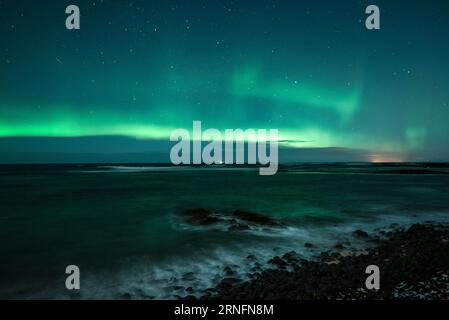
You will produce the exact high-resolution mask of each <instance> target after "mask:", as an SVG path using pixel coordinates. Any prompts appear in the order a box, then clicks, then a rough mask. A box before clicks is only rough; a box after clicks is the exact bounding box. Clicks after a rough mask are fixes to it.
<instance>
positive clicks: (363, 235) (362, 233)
mask: <svg viewBox="0 0 449 320" xmlns="http://www.w3.org/2000/svg"><path fill="white" fill-rule="evenodd" d="M353 235H354V236H355V237H357V238H368V237H369V235H368V233H367V232H365V231H363V230H356V231H354V232H353Z"/></svg>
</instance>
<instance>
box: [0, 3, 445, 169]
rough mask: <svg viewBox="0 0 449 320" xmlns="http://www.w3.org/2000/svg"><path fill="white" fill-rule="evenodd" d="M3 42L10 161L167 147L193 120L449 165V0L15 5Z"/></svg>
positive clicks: (3, 132) (361, 156) (3, 137)
mask: <svg viewBox="0 0 449 320" xmlns="http://www.w3.org/2000/svg"><path fill="white" fill-rule="evenodd" d="M69 4H76V5H78V6H79V7H80V10H81V29H80V30H67V29H66V28H65V19H66V17H67V15H66V14H65V8H66V6H67V5H69ZM369 4H376V5H378V6H379V7H380V10H381V30H367V29H366V28H365V18H366V16H367V15H366V14H365V8H366V6H367V5H369ZM0 41H1V46H0V158H1V157H2V156H1V155H2V154H3V157H4V158H3V162H4V161H6V160H4V159H8V161H12V162H14V161H23V159H19V158H16V156H17V154H18V153H21V152H29V151H32V152H37V153H39V152H58V151H60V152H71V153H92V152H96V153H108V152H114V153H131V152H133V153H139V152H147V151H151V152H157V151H158V152H163V149H164V148H163V147H161V145H164V143H165V142H167V141H168V139H169V135H170V132H171V131H172V130H173V129H175V128H188V129H189V128H191V127H192V121H193V120H201V121H202V122H203V127H205V128H211V127H212V128H217V129H221V130H224V129H227V128H230V129H234V128H242V129H246V128H256V129H257V128H266V129H270V128H274V129H279V134H280V138H281V140H284V141H285V142H284V143H283V144H282V147H283V148H288V150H289V151H290V152H289V154H290V155H291V154H292V150H293V151H295V152H294V154H296V155H298V159H297V160H300V159H301V156H300V155H301V150H304V152H305V153H308V154H314V150H315V151H317V152H316V153H315V154H316V156H315V157H312V158H308V159H313V160H315V161H334V160H336V159H337V158H338V155H339V154H340V155H341V152H343V151H344V154H345V155H346V156H347V157H346V158H345V160H346V161H356V160H357V161H359V160H362V161H363V160H364V161H373V162H375V161H449V129H448V126H449V124H448V123H449V121H448V120H449V59H448V50H449V1H444V0H441V1H438V0H433V1H424V0H423V1H378V0H376V1H351V0H346V1H335V0H332V1H330V0H329V1H323V0H314V1H300V0H295V1H264V0H258V1H251V0H247V1H226V0H221V1H214V0H208V1H192V0H190V1H187V0H186V1H168V0H164V1H154V0H152V1H124V0H116V1H106V0H105V1H100V0H96V1H75V0H73V1H50V0H47V1H29V0H0ZM292 148H293V149H292ZM323 150H327V152H323ZM16 153H17V154H16ZM11 154H16V155H11ZM22 156H23V155H22ZM17 157H19V156H17ZM336 157H337V158H336ZM338 159H340V158H338ZM25 160H26V159H25ZM149 160H150V161H151V160H155V161H156V160H157V159H156V158H155V159H149ZM280 160H281V161H282V158H281V159H280ZM289 160H295V159H294V157H293V158H291V159H289ZM29 161H30V162H33V159H31V158H30V159H29ZM0 162H2V160H1V159H0Z"/></svg>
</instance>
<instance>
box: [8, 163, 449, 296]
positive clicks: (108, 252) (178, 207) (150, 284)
mask: <svg viewBox="0 0 449 320" xmlns="http://www.w3.org/2000/svg"><path fill="white" fill-rule="evenodd" d="M200 208H202V209H204V210H207V211H208V212H210V214H211V217H213V218H214V220H213V222H211V223H192V221H189V219H186V216H185V212H186V210H199V209H200ZM236 210H239V211H244V212H251V213H256V214H260V215H262V216H264V217H268V218H269V219H273V220H275V221H278V222H279V225H276V226H272V225H264V224H258V223H254V222H252V221H243V223H245V225H244V228H241V229H238V230H235V229H232V228H230V227H229V224H230V223H234V222H235V220H236V219H237V218H236V216H235V214H234V213H235V212H236ZM217 217H218V218H217ZM237 220H238V219H237ZM423 221H442V222H449V166H448V165H446V164H433V165H422V164H388V165H387V164H376V165H372V164H357V163H354V164H300V165H291V166H282V167H281V168H280V172H279V173H278V174H276V175H274V176H260V175H259V172H258V169H257V168H246V167H225V166H216V167H170V166H168V167H167V166H163V165H150V164H140V165H125V164H113V165H112V164H111V165H104V164H102V165H14V166H12V165H11V166H6V165H4V166H0V243H1V245H0V298H3V299H47V298H56V299H129V298H130V299H173V298H179V297H184V296H186V295H193V296H197V297H199V296H201V295H202V294H203V293H204V292H205V290H206V289H208V288H210V287H213V286H215V285H216V284H217V283H218V282H219V281H220V279H222V278H223V277H224V276H226V274H229V273H230V270H232V272H231V273H232V276H233V277H234V278H238V279H241V280H246V279H247V278H248V277H249V276H250V273H251V272H254V270H263V269H265V268H270V267H273V266H270V264H269V263H268V262H267V261H268V260H269V259H270V258H272V257H274V256H279V255H282V254H284V253H287V252H289V251H292V250H294V251H295V252H296V253H298V254H299V255H300V256H303V257H304V258H311V257H313V256H314V255H317V254H318V253H319V252H321V251H323V250H327V249H329V248H331V247H332V246H334V245H335V244H336V243H341V242H345V241H351V242H352V245H357V243H356V242H357V240H354V239H352V238H351V239H350V240H348V235H349V234H351V232H353V231H355V230H357V229H362V230H364V231H367V232H375V231H376V230H379V229H380V228H387V227H389V226H391V224H395V223H396V224H400V225H404V226H405V225H410V224H413V223H415V222H423ZM239 223H242V221H241V220H240V221H239ZM354 242H355V243H354ZM306 243H310V244H311V245H312V246H310V247H307V246H305V244H306ZM68 265H77V266H78V267H79V268H80V271H81V290H79V291H68V290H66V288H65V279H66V277H67V275H66V274H65V268H66V266H68Z"/></svg>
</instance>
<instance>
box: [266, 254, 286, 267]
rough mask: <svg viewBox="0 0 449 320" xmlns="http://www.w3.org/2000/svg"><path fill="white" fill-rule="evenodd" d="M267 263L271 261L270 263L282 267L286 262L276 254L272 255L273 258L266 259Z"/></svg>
mask: <svg viewBox="0 0 449 320" xmlns="http://www.w3.org/2000/svg"><path fill="white" fill-rule="evenodd" d="M268 263H271V264H272V265H275V266H277V267H279V268H283V267H286V266H287V262H285V261H284V260H282V259H281V258H279V257H278V256H276V257H274V258H273V259H270V260H268Z"/></svg>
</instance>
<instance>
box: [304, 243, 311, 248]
mask: <svg viewBox="0 0 449 320" xmlns="http://www.w3.org/2000/svg"><path fill="white" fill-rule="evenodd" d="M304 247H305V248H313V244H311V243H310V242H306V243H304Z"/></svg>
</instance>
